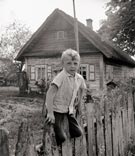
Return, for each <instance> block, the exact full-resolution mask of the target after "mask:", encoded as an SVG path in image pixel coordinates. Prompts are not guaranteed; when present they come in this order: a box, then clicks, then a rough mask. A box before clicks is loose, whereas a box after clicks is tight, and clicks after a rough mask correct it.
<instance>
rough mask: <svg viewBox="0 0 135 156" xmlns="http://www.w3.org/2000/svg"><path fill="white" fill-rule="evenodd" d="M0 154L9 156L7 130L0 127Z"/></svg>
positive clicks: (0, 155)
mask: <svg viewBox="0 0 135 156" xmlns="http://www.w3.org/2000/svg"><path fill="white" fill-rule="evenodd" d="M0 156H9V141H8V131H7V130H6V129H4V128H0Z"/></svg>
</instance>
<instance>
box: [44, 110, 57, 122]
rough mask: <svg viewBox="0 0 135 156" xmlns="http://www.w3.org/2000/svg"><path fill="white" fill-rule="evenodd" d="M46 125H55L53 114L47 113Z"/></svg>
mask: <svg viewBox="0 0 135 156" xmlns="http://www.w3.org/2000/svg"><path fill="white" fill-rule="evenodd" d="M45 123H46V124H54V123H55V117H54V114H53V113H47V117H46V119H45Z"/></svg>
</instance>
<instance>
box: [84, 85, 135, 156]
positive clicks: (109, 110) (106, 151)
mask: <svg viewBox="0 0 135 156" xmlns="http://www.w3.org/2000/svg"><path fill="white" fill-rule="evenodd" d="M133 99H134V98H133V90H132V85H129V86H128V87H127V86H119V87H116V88H115V89H110V90H107V92H105V93H104V94H102V96H101V97H100V98H99V97H98V98H97V97H93V101H91V103H88V104H87V114H88V116H87V119H88V121H87V122H88V153H89V154H88V155H89V156H131V155H135V146H134V143H135V140H134V139H135V121H134V102H135V101H134V100H133Z"/></svg>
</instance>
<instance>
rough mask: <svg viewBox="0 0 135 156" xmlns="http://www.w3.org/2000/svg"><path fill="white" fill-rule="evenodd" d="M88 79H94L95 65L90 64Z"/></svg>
mask: <svg viewBox="0 0 135 156" xmlns="http://www.w3.org/2000/svg"><path fill="white" fill-rule="evenodd" d="M89 68H90V74H89V75H90V80H91V81H94V80H95V66H94V65H90V66H89Z"/></svg>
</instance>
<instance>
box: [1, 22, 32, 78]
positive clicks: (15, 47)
mask: <svg viewBox="0 0 135 156" xmlns="http://www.w3.org/2000/svg"><path fill="white" fill-rule="evenodd" d="M31 34H32V33H31V31H30V29H29V28H28V27H26V25H23V24H21V23H19V22H17V21H14V22H13V23H11V24H9V25H8V26H7V27H5V30H4V31H3V32H2V33H1V35H0V57H1V58H4V59H7V60H9V62H7V61H6V63H5V64H4V66H3V68H2V70H3V74H4V75H5V76H6V75H9V74H10V73H12V72H17V71H19V70H21V63H20V62H16V61H14V58H15V57H16V55H17V53H18V52H19V51H20V49H21V48H22V47H23V45H24V44H25V43H26V42H27V40H28V39H29V38H30V37H31Z"/></svg>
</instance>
